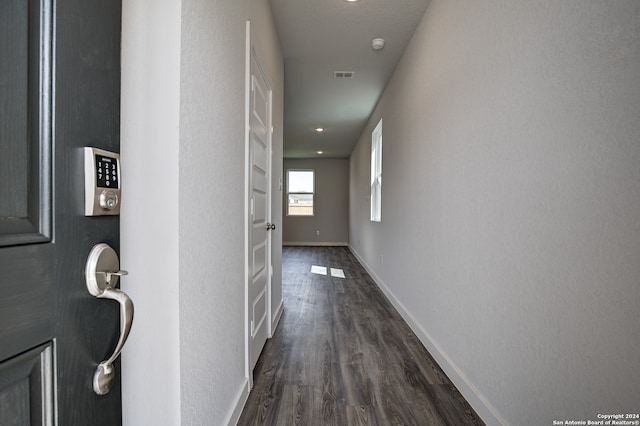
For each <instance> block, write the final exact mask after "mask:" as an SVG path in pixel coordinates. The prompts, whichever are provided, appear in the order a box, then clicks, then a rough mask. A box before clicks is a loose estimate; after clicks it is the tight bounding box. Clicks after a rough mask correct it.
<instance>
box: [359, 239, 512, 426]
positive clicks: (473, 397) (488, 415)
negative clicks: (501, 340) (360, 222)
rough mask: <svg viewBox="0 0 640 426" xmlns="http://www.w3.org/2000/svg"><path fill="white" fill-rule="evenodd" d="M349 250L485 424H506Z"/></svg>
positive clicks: (387, 289)
mask: <svg viewBox="0 0 640 426" xmlns="http://www.w3.org/2000/svg"><path fill="white" fill-rule="evenodd" d="M349 250H351V253H353V255H354V256H355V257H356V259H358V261H359V262H360V264H361V265H362V266H363V267H364V269H365V270H366V271H367V273H368V274H369V275H370V276H371V278H373V281H374V282H375V283H376V284H377V285H378V287H379V288H380V290H382V292H383V293H384V294H385V296H387V299H389V301H390V302H391V304H392V305H393V306H394V307H395V308H396V310H397V311H398V313H400V315H401V316H402V318H403V319H404V320H405V321H406V322H407V324H408V325H409V327H411V330H413V332H414V333H415V334H416V336H418V339H419V340H420V342H422V344H423V346H424V347H425V348H426V349H427V351H429V353H430V354H431V355H432V356H433V358H434V359H435V360H436V362H437V363H438V365H439V366H440V367H441V368H442V370H443V371H444V372H445V374H446V375H447V376H448V377H449V379H450V380H451V381H452V382H453V384H454V385H455V386H456V388H458V390H459V391H460V393H461V394H462V396H464V397H465V399H466V400H467V402H469V404H470V405H471V407H473V409H474V410H475V411H476V413H478V415H479V416H480V418H482V420H483V421H484V422H485V423H486V424H488V425H494V424H497V425H506V424H508V423H507V422H506V420H504V418H502V416H501V415H500V413H498V410H497V409H496V408H495V407H494V406H493V405H491V403H490V402H489V401H488V400H487V398H485V397H484V395H482V393H481V392H480V391H479V390H478V388H476V387H475V385H474V384H473V383H471V381H470V380H469V378H468V377H467V376H466V375H465V374H464V372H463V371H462V370H460V369H459V368H458V366H457V365H456V364H455V363H454V362H453V361H452V360H451V358H449V356H448V355H447V354H446V353H445V352H444V351H443V350H442V348H441V347H440V345H438V343H437V342H436V341H435V340H433V338H432V337H431V336H430V335H429V333H427V331H426V330H425V329H424V328H422V326H421V325H420V324H419V323H418V321H416V319H415V318H414V317H413V315H411V313H410V312H409V311H408V310H407V309H406V308H405V307H404V305H403V304H402V303H401V302H400V301H399V300H398V299H397V298H396V296H395V295H394V294H393V292H392V291H391V290H390V289H389V287H387V286H386V285H385V284H384V282H383V281H382V279H380V277H379V276H378V275H376V273H375V272H374V271H373V269H371V268H370V267H369V265H367V262H365V261H364V259H363V258H362V257H361V256H360V255H359V254H358V252H357V251H356V250H355V249H354V248H353V246H351V245H349Z"/></svg>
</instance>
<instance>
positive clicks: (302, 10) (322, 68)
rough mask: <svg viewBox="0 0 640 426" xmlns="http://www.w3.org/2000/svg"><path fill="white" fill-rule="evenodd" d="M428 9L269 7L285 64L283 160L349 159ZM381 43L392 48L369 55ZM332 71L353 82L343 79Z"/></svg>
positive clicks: (298, 1) (287, 3) (417, 0)
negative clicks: (376, 42) (376, 40)
mask: <svg viewBox="0 0 640 426" xmlns="http://www.w3.org/2000/svg"><path fill="white" fill-rule="evenodd" d="M428 3H429V0H359V1H357V2H353V3H349V2H347V1H345V0H271V7H272V10H273V14H274V18H275V22H276V27H277V30H278V34H279V37H280V43H281V44H282V51H283V55H284V61H285V62H284V64H285V78H284V157H285V158H318V157H320V156H319V155H318V154H316V151H319V150H321V151H324V154H323V155H322V158H347V157H348V156H349V155H350V154H351V151H352V149H353V147H354V145H355V143H356V142H357V139H358V137H359V136H360V133H361V132H362V129H363V127H364V125H365V124H366V121H367V119H368V118H369V115H370V114H371V111H372V110H373V107H374V106H375V103H376V101H377V100H378V97H379V96H380V94H381V93H382V89H384V86H385V85H386V83H387V80H388V79H389V77H390V76H391V73H392V72H393V70H394V68H395V66H396V64H397V63H398V60H399V59H400V57H401V56H402V53H403V52H404V49H405V47H406V45H407V43H408V42H409V40H410V39H411V36H412V35H413V32H414V31H415V28H416V26H417V25H418V22H419V21H420V19H421V18H422V15H423V14H424V11H425V9H426V7H427V5H428ZM377 37H381V38H383V39H385V42H386V44H385V47H384V49H382V50H380V51H375V50H374V49H373V48H372V47H371V41H372V40H373V39H374V38H377ZM334 71H354V72H355V76H354V77H353V78H351V79H337V78H334V76H333V73H334ZM316 127H324V128H325V129H326V130H325V131H324V132H323V133H317V132H315V130H314V129H315V128H316Z"/></svg>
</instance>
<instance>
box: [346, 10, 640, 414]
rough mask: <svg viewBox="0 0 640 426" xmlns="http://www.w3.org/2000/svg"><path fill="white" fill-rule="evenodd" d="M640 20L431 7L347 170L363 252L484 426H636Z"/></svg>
mask: <svg viewBox="0 0 640 426" xmlns="http://www.w3.org/2000/svg"><path fill="white" fill-rule="evenodd" d="M639 21H640V2H637V1H632V0H629V1H617V2H606V1H578V0H565V1H562V2H557V1H537V2H525V1H520V2H510V1H497V0H495V1H494V0H491V1H490V0H487V1H483V2H454V1H446V0H432V1H431V4H430V6H429V7H428V9H427V12H426V14H425V16H424V18H423V20H422V23H421V24H420V26H419V28H418V30H417V32H416V34H415V35H414V39H413V40H412V42H411V44H410V46H409V47H408V48H407V51H406V52H405V55H404V57H403V59H402V61H401V63H400V65H399V66H398V68H397V69H396V71H395V74H394V76H393V78H392V80H391V81H390V83H389V85H388V86H387V88H386V90H385V92H384V94H383V96H382V97H381V100H380V102H379V104H378V106H377V108H376V110H375V112H374V114H373V115H372V117H371V119H370V121H369V123H368V126H367V127H366V129H365V130H364V133H363V135H362V137H361V138H360V140H359V144H358V146H357V147H356V149H355V150H354V152H353V154H352V157H351V184H350V189H351V202H350V243H351V245H352V248H353V250H354V251H355V252H356V253H357V255H358V256H359V257H360V258H361V259H362V260H363V261H364V262H365V263H366V265H367V267H368V268H369V270H370V271H371V272H372V273H373V274H374V276H375V278H376V280H377V281H378V283H379V284H380V285H381V286H382V287H383V288H384V289H385V291H386V292H387V294H388V295H390V296H391V298H392V299H393V301H394V303H395V304H396V306H398V307H399V309H400V311H401V312H402V313H403V314H404V316H405V318H406V319H407V320H408V322H409V323H410V324H411V325H412V326H413V327H414V330H416V332H417V333H418V335H419V336H420V337H421V339H422V340H423V342H424V343H425V345H426V346H427V347H428V348H429V349H430V350H431V351H432V352H433V353H434V355H435V356H436V358H437V359H438V361H439V362H440V363H441V364H442V366H443V367H444V368H445V371H446V372H447V374H449V375H450V377H451V378H452V379H453V380H454V381H455V383H456V385H457V386H458V387H459V388H460V389H461V391H462V392H463V394H464V395H465V397H466V398H467V399H468V400H469V401H470V402H471V403H472V404H473V405H474V408H476V410H477V411H478V412H479V413H480V414H481V415H482V416H483V418H484V419H485V420H486V421H487V422H488V423H489V424H496V423H500V422H504V423H508V424H514V425H548V424H552V422H553V420H589V419H591V420H597V418H596V417H597V415H598V414H599V413H602V414H611V413H628V412H633V413H635V412H637V411H638V400H639V399H638V395H639V394H638V385H637V384H638V383H640V368H638V365H639V364H638V353H640V326H639V324H640V310H639V309H638V306H640V285H639V283H640V261H639V260H638V259H640V220H639V218H640V167H639V164H640V120H639V119H638V117H640V72H639V70H640V27H639V26H638V22H639ZM381 117H382V118H383V120H384V121H383V122H384V129H383V133H384V136H383V139H384V142H383V143H384V148H383V153H384V154H383V155H384V158H383V187H382V188H383V189H382V222H381V223H379V224H377V223H371V222H370V221H369V219H368V217H369V205H368V201H367V200H368V198H367V197H368V195H369V184H368V180H369V155H370V151H369V150H370V145H369V144H370V133H371V130H372V129H373V127H374V126H375V124H376V123H377V122H378V120H379V119H380V118H381ZM380 255H384V263H382V264H381V262H380Z"/></svg>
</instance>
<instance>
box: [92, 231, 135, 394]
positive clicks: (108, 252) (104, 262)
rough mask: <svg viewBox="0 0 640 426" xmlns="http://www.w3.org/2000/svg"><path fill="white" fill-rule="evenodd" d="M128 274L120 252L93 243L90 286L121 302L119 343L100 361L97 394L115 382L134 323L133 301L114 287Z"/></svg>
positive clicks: (101, 295) (100, 295) (103, 296)
mask: <svg viewBox="0 0 640 426" xmlns="http://www.w3.org/2000/svg"><path fill="white" fill-rule="evenodd" d="M127 274H128V272H127V271H122V270H120V261H119V259H118V255H117V254H116V252H115V251H114V250H113V249H112V248H111V247H109V245H107V244H104V243H100V244H96V245H95V246H93V248H92V249H91V252H90V253H89V258H88V259H87V266H86V269H85V279H86V283H87V289H88V290H89V293H91V294H92V295H93V296H96V297H97V298H99V299H111V300H115V301H116V302H118V304H119V305H120V337H119V338H118V343H117V344H116V347H115V349H114V350H113V353H112V354H111V356H110V357H109V358H107V359H106V360H105V361H102V362H101V363H100V364H98V367H97V368H96V372H95V373H94V375H93V391H94V392H95V393H97V394H98V395H106V394H107V393H109V391H110V390H111V387H112V386H113V381H114V379H115V368H114V367H113V362H114V361H115V360H116V358H118V356H119V355H120V352H122V348H123V347H124V344H125V343H126V341H127V337H129V332H130V331H131V324H132V323H133V301H132V300H131V299H130V298H129V296H127V294H126V293H125V292H124V291H122V290H119V289H117V288H115V287H116V285H117V284H118V279H119V278H120V277H121V276H123V275H127Z"/></svg>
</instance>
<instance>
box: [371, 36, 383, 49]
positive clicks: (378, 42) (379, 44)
mask: <svg viewBox="0 0 640 426" xmlns="http://www.w3.org/2000/svg"><path fill="white" fill-rule="evenodd" d="M371 47H373V50H380V49H382V48H383V47H384V39H383V38H374V39H373V40H371Z"/></svg>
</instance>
